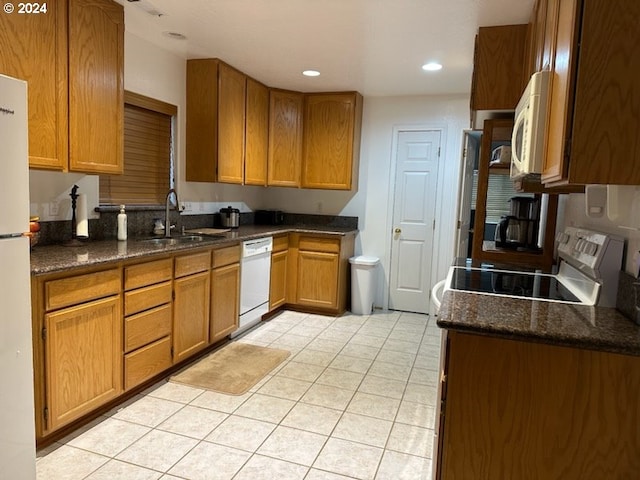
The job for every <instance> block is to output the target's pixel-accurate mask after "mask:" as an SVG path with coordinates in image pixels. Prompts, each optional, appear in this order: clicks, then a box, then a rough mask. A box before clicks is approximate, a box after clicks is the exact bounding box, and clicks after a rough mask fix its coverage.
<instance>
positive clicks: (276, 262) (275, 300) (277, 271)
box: [269, 250, 289, 310]
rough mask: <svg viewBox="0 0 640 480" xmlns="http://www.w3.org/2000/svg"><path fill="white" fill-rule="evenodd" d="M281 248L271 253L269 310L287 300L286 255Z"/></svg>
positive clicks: (286, 252)
mask: <svg viewBox="0 0 640 480" xmlns="http://www.w3.org/2000/svg"><path fill="white" fill-rule="evenodd" d="M288 256H289V252H288V251H287V250H282V251H280V252H273V253H272V254H271V284H270V286H269V310H274V309H276V308H278V307H279V306H281V305H284V304H285V303H286V301H287V257H288Z"/></svg>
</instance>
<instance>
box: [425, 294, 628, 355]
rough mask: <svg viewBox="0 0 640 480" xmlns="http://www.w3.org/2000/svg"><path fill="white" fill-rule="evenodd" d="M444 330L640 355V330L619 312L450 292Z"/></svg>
mask: <svg viewBox="0 0 640 480" xmlns="http://www.w3.org/2000/svg"><path fill="white" fill-rule="evenodd" d="M437 324H438V326H439V327H441V328H445V329H448V330H457V331H461V332H467V333H477V334H482V335H491V336H494V337H504V338H508V339H514V340H526V341H536V342H543V343H549V344H555V345H561V346H567V347H577V348H585V349H590V350H600V351H607V352H613V353H622V354H626V355H636V356H640V326H638V325H636V324H635V323H633V322H632V321H631V320H629V319H628V318H626V317H625V316H624V315H622V314H621V313H620V312H619V311H618V310H616V309H615V308H601V307H589V306H584V305H576V304H567V303H559V302H543V301H537V300H523V299H517V298H509V297H504V296H495V295H482V294H478V293H467V292H461V291H455V290H448V291H446V292H445V293H444V295H443V298H442V305H441V307H440V312H439V314H438V319H437Z"/></svg>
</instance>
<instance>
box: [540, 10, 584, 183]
mask: <svg viewBox="0 0 640 480" xmlns="http://www.w3.org/2000/svg"><path fill="white" fill-rule="evenodd" d="M579 1H580V0H567V1H562V2H559V7H558V8H557V9H550V10H549V14H548V17H547V22H553V23H555V25H556V26H557V27H556V29H555V30H556V31H555V34H556V38H555V44H554V46H553V52H554V53H553V56H554V59H553V70H552V71H553V75H552V76H551V85H550V98H549V113H548V120H547V122H548V123H547V129H546V132H547V147H546V155H545V156H544V160H543V166H542V180H543V181H544V182H557V181H560V180H562V179H563V178H566V176H567V172H568V169H569V159H568V155H567V153H568V152H567V145H566V144H565V141H566V139H567V136H568V134H569V131H570V125H571V121H572V118H571V116H572V112H573V107H572V105H571V104H572V103H573V88H574V83H575V82H574V74H573V72H574V71H575V63H576V48H577V45H576V44H575V41H576V38H577V36H576V28H577V25H576V20H575V19H576V13H577V7H578V2H579ZM550 6H551V5H550ZM554 15H555V16H554Z"/></svg>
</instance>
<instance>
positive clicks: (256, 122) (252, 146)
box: [244, 78, 269, 186]
mask: <svg viewBox="0 0 640 480" xmlns="http://www.w3.org/2000/svg"><path fill="white" fill-rule="evenodd" d="M246 107H247V116H246V123H245V125H246V130H245V156H244V183H245V185H263V186H264V185H266V184H267V156H268V150H269V88H268V87H266V86H265V85H263V84H261V83H260V82H257V81H256V80H253V79H252V78H247V105H246Z"/></svg>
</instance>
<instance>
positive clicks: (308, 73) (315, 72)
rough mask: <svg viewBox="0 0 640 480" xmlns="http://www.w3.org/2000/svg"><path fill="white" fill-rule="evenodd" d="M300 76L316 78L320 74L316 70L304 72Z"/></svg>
mask: <svg viewBox="0 0 640 480" xmlns="http://www.w3.org/2000/svg"><path fill="white" fill-rule="evenodd" d="M302 74H303V75H304V76H305V77H317V76H318V75H320V72H319V71H317V70H305V71H304V72H302Z"/></svg>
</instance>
